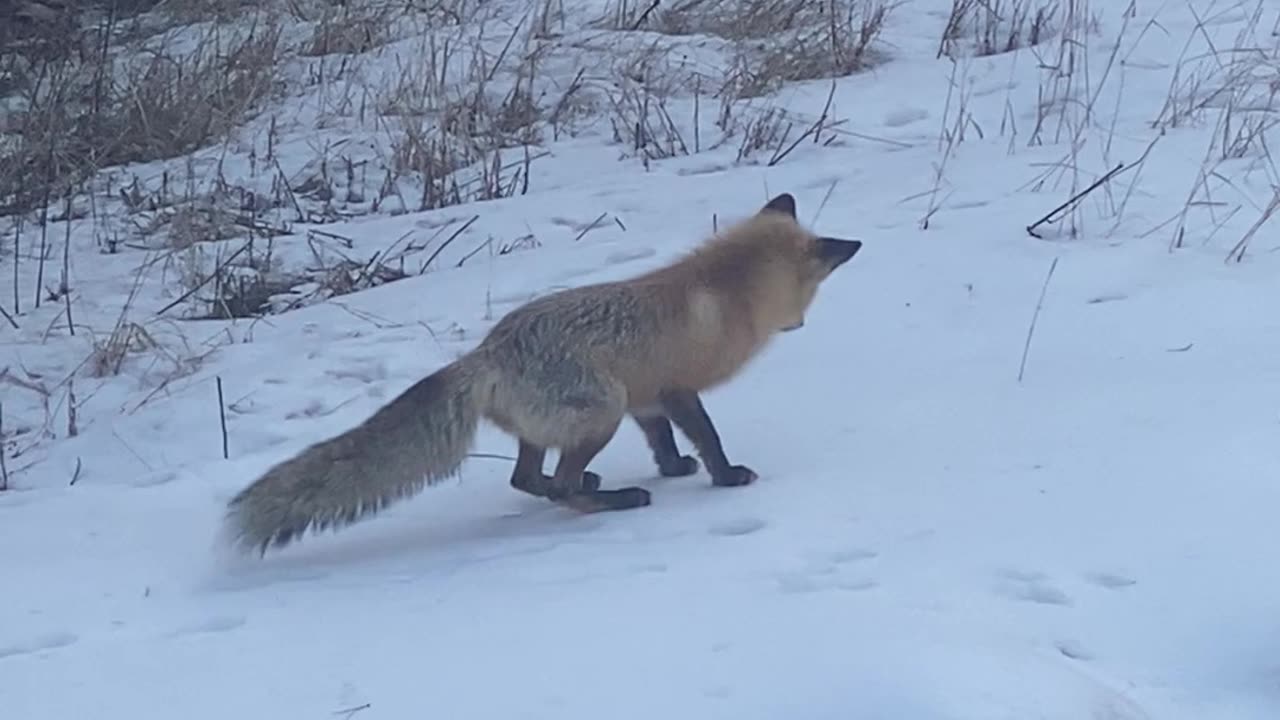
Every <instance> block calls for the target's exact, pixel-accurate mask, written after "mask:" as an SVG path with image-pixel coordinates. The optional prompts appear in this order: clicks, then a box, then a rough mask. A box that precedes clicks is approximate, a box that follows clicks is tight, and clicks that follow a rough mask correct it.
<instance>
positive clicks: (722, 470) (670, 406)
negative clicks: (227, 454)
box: [660, 390, 759, 487]
mask: <svg viewBox="0 0 1280 720" xmlns="http://www.w3.org/2000/svg"><path fill="white" fill-rule="evenodd" d="M660 400H661V402H662V408H663V410H664V411H666V413H667V416H668V417H670V418H671V421H672V422H673V423H675V424H676V426H677V427H679V428H680V431H681V432H683V433H684V434H685V435H687V436H689V440H690V441H691V442H693V445H694V447H696V448H697V449H698V455H699V456H701V457H702V462H703V463H705V464H706V466H707V472H709V473H711V484H712V485H717V486H720V487H735V486H738V485H748V484H750V483H752V482H754V481H755V480H756V478H757V477H759V476H758V475H756V473H755V471H754V470H752V469H751V468H749V467H747V466H745V465H732V464H730V463H729V459H728V458H727V457H725V454H724V446H723V445H722V444H721V443H720V434H719V433H717V432H716V427H715V425H713V424H712V422H711V417H710V416H709V415H707V410H706V408H704V407H703V406H702V399H701V398H699V397H698V393H696V392H693V391H691V390H669V391H666V392H664V393H662V394H661V396H660Z"/></svg>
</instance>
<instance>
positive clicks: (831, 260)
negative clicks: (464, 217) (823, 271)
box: [818, 237, 862, 270]
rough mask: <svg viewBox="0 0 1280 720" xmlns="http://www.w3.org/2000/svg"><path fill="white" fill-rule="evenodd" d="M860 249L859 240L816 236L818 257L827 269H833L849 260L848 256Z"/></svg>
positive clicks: (850, 256)
mask: <svg viewBox="0 0 1280 720" xmlns="http://www.w3.org/2000/svg"><path fill="white" fill-rule="evenodd" d="M861 249H862V241H861V240H840V239H838V238H829V237H820V238H818V258H819V259H820V260H821V261H822V264H823V265H825V266H826V267H827V268H828V269H829V270H835V269H836V268H838V267H840V266H841V265H843V264H845V263H846V262H849V260H850V258H852V257H853V256H854V255H857V254H858V251H859V250H861Z"/></svg>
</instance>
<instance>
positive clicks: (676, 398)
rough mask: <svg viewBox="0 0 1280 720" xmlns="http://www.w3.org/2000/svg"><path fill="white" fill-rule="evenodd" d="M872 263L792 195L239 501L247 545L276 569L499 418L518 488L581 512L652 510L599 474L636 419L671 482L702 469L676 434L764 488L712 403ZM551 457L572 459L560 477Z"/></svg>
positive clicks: (723, 472) (480, 353) (528, 313)
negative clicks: (737, 458)
mask: <svg viewBox="0 0 1280 720" xmlns="http://www.w3.org/2000/svg"><path fill="white" fill-rule="evenodd" d="M861 248H862V243H861V241H858V240H840V239H836V238H829V237H821V236H818V235H814V234H813V233H811V232H809V231H807V230H805V229H804V228H802V227H801V225H800V224H799V223H798V222H797V220H796V205H795V199H794V198H793V197H792V196H791V195H790V194H785V193H784V194H782V195H778V196H777V197H775V198H773V199H772V200H770V201H769V202H768V203H767V204H766V205H765V206H764V207H763V208H761V209H760V210H759V211H758V212H757V213H755V214H754V215H752V216H751V217H749V218H746V219H745V220H742V221H741V222H739V223H737V224H736V225H734V226H732V227H729V228H727V229H725V230H724V231H723V232H722V233H719V234H717V235H716V236H715V237H713V238H711V239H710V240H709V241H708V242H706V243H705V244H703V245H702V246H701V247H699V248H697V249H695V250H694V251H693V252H691V253H689V254H688V255H686V256H685V257H683V258H681V259H679V260H677V261H676V262H674V263H671V264H669V265H667V266H665V267H661V268H658V269H655V270H652V271H650V272H647V273H645V274H643V275H639V276H638V277H634V278H631V279H628V280H622V281H617V282H605V283H599V284H593V285H587V286H583V287H579V288H575V289H570V290H563V291H559V292H555V293H552V294H548V295H545V296H543V297H540V298H538V299H535V300H533V301H531V302H529V303H527V304H525V305H523V306H521V307H519V308H517V309H515V310H513V311H511V312H510V313H509V314H507V315H506V316H505V317H503V318H502V319H500V320H499V321H498V322H497V323H496V324H495V325H494V326H493V328H492V329H491V330H490V331H489V333H488V335H487V336H486V337H485V338H484V339H483V340H482V341H481V342H480V343H479V345H477V346H476V347H475V348H474V349H473V350H471V351H470V352H469V353H467V354H466V355H464V356H463V357H461V358H459V359H458V360H455V361H453V362H451V363H449V364H447V365H445V366H444V367H442V368H440V369H439V370H437V371H436V372H434V373H432V374H431V375H428V376H427V377H425V378H423V379H422V380H419V381H418V382H417V383H415V384H413V385H412V386H410V387H409V388H408V389H407V390H405V391H404V392H402V393H401V394H400V395H399V396H397V397H396V398H395V399H393V400H392V401H391V402H390V403H388V404H387V405H385V406H383V407H382V408H381V409H379V410H378V411H377V412H375V413H374V414H373V415H372V416H370V417H369V418H368V419H366V420H365V421H364V422H362V423H361V424H359V425H357V426H356V427H354V428H352V429H351V430H348V431H347V432H345V433H343V434H341V435H338V436H337V437H334V438H331V439H328V440H324V441H321V442H318V443H316V444H314V445H311V446H310V447H308V448H306V449H305V450H303V451H302V452H301V453H299V454H298V455H297V456H295V457H293V458H291V459H289V460H285V461H283V462H281V463H279V464H278V465H276V466H275V467H273V468H271V469H270V470H268V471H267V472H266V473H265V474H264V475H263V476H262V477H261V478H259V479H258V480H257V481H256V482H254V483H253V484H252V485H250V486H248V487H247V488H245V489H244V490H242V491H241V492H240V493H239V494H237V495H236V496H235V497H234V498H232V500H231V501H230V503H229V504H228V513H227V522H228V524H229V529H230V530H231V531H232V535H233V538H234V541H235V542H236V543H237V544H238V545H240V546H241V547H243V548H252V549H256V550H258V552H259V554H265V553H266V551H267V550H268V549H269V548H271V547H272V546H274V547H283V546H284V545H286V544H288V543H289V542H291V541H292V540H294V539H295V538H298V537H300V536H301V535H302V534H303V533H305V532H306V531H307V530H308V529H311V530H314V531H321V530H325V529H330V528H333V529H336V528H339V527H342V526H345V525H348V524H350V523H353V522H355V521H357V520H359V519H362V518H363V517H365V516H368V515H372V514H373V513H376V512H377V511H379V510H380V509H382V508H383V507H385V506H387V505H388V504H390V503H391V502H394V501H396V500H399V499H401V498H405V497H408V496H410V495H414V494H416V493H417V492H419V491H420V490H421V489H422V488H423V486H424V485H427V484H434V483H437V482H439V481H441V480H443V479H445V478H448V477H451V476H453V475H454V474H455V473H456V472H457V471H458V469H459V467H460V466H461V464H462V462H463V460H464V459H465V458H466V456H467V454H468V453H469V452H470V450H471V444H472V440H473V438H474V436H475V433H476V428H477V425H478V423H479V421H480V419H481V418H485V419H488V420H489V421H490V422H492V423H494V424H495V425H496V426H497V427H498V428H500V429H502V430H503V431H505V432H507V433H509V434H511V435H513V436H515V438H516V439H517V440H518V441H519V453H518V456H517V459H516V463H515V469H514V471H513V472H512V474H511V481H510V482H511V485H512V486H513V487H515V488H516V489H518V490H521V491H524V492H526V493H529V494H531V495H534V496H537V497H541V498H546V499H548V500H550V501H552V502H555V503H559V504H561V505H564V506H566V507H569V508H573V509H575V510H577V511H580V512H598V511H603V510H625V509H630V508H637V507H641V506H645V505H648V504H649V502H650V495H649V492H648V491H647V490H645V489H644V488H641V487H623V488H618V489H614V490H602V489H601V488H600V477H599V476H598V475H597V474H596V473H594V472H591V471H589V470H587V465H588V464H589V463H590V462H591V460H592V458H594V457H595V456H596V455H597V454H598V453H599V452H600V451H601V450H603V449H604V447H605V445H607V444H608V443H609V441H610V439H612V438H613V435H614V433H615V432H616V431H617V429H618V427H619V426H620V424H621V423H622V420H623V418H624V417H626V416H630V417H631V418H632V419H633V420H634V422H635V423H636V424H637V425H638V426H639V427H640V429H641V430H642V431H643V433H644V436H645V438H646V440H647V441H648V445H649V448H650V450H651V451H652V454H653V460H654V462H655V463H656V464H657V466H658V470H659V472H660V473H661V474H662V475H664V476H667V477H677V476H686V475H692V474H694V473H695V472H697V470H698V462H697V460H695V459H694V458H693V457H692V456H689V455H683V454H681V453H680V450H679V449H678V448H677V446H676V442H675V437H674V433H673V432H672V425H673V424H674V425H675V426H676V427H678V428H679V429H680V430H681V432H682V433H683V434H684V435H685V436H687V437H688V439H689V440H690V441H691V442H692V444H693V446H694V448H695V449H696V450H697V453H698V456H699V457H701V459H702V462H703V464H705V465H706V469H707V472H708V474H709V475H710V476H711V482H712V484H713V485H717V486H726V487H731V486H739V485H746V484H748V483H750V482H752V481H754V480H755V479H756V473H755V472H753V471H752V470H751V469H750V468H748V467H746V466H745V465H735V464H732V463H731V462H730V461H729V459H728V458H727V457H726V456H725V451H724V448H723V447H722V445H721V442H720V436H719V434H718V433H717V432H716V428H715V426H714V425H713V424H712V422H711V419H710V418H709V417H708V416H707V411H706V410H705V409H704V408H703V405H702V400H701V399H700V397H699V393H700V392H702V391H704V390H706V389H708V388H711V387H714V386H716V385H719V384H721V383H723V382H725V381H726V380H728V379H729V378H731V377H732V376H733V375H734V374H736V373H737V372H738V371H739V370H741V369H742V367H743V366H744V365H746V363H747V362H748V361H750V360H751V359H752V358H753V357H754V356H755V355H756V354H757V353H759V351H760V350H761V348H763V347H764V346H765V344H766V343H767V342H768V341H769V340H770V338H772V337H773V336H774V335H775V334H776V333H778V332H783V331H788V330H794V329H796V328H799V327H800V326H801V325H803V324H804V316H805V311H806V310H807V309H808V307H809V305H810V303H811V302H812V301H813V299H814V296H815V294H816V293H817V290H818V286H819V284H821V283H822V282H823V280H825V279H826V278H827V277H828V276H829V275H830V274H831V272H832V271H834V270H835V269H836V268H837V267H839V266H840V265H842V264H844V263H845V262H847V261H848V260H849V259H850V258H852V257H853V256H854V255H855V254H856V253H857V252H858V250H860V249H861ZM550 448H554V449H557V450H558V451H559V460H558V463H557V464H556V467H555V472H554V474H552V475H546V474H544V473H543V461H544V458H545V456H546V453H547V450H548V449H550Z"/></svg>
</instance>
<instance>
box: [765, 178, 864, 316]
mask: <svg viewBox="0 0 1280 720" xmlns="http://www.w3.org/2000/svg"><path fill="white" fill-rule="evenodd" d="M750 224H751V225H754V226H755V228H756V232H755V233H753V235H754V237H753V240H754V241H755V242H757V243H762V244H766V245H767V246H768V247H767V252H768V254H769V256H770V257H771V259H772V262H770V263H769V266H770V267H769V269H770V272H769V273H768V274H767V276H766V278H763V280H764V282H765V285H766V289H765V292H766V293H767V297H768V304H769V307H768V308H767V313H766V314H767V315H768V316H770V317H768V322H769V323H770V324H772V325H774V326H775V327H774V328H773V329H775V330H776V331H779V332H787V331H789V330H795V329H796V328H799V327H802V326H803V325H804V316H805V312H806V311H807V310H808V309H809V305H810V304H811V303H812V302H813V299H814V296H816V295H817V293H818V286H820V285H821V284H822V282H823V281H824V280H826V279H827V278H828V277H829V276H830V275H831V273H832V272H834V271H835V269H836V268H838V267H840V266H841V265H843V264H845V263H846V262H848V261H849V260H850V259H851V258H853V256H854V255H856V254H857V253H858V251H859V250H861V249H862V242H861V241H860V240H842V239H839V238H833V237H824V236H821V235H815V234H813V233H812V232H810V231H808V230H806V229H805V228H804V227H802V226H801V225H800V223H799V222H798V221H797V220H796V200H795V198H794V197H792V196H791V195H790V194H789V193H783V194H781V195H778V196H777V197H775V198H773V199H772V200H770V201H769V202H768V203H766V204H765V206H764V207H763V208H761V209H760V211H759V212H758V213H757V214H756V217H755V218H752V221H751V223H750ZM757 249H758V250H766V248H764V247H758V248H757Z"/></svg>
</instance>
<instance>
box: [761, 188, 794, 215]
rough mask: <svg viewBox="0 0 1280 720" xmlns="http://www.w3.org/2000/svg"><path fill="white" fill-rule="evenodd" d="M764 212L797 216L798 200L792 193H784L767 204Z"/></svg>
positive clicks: (763, 209)
mask: <svg viewBox="0 0 1280 720" xmlns="http://www.w3.org/2000/svg"><path fill="white" fill-rule="evenodd" d="M762 211H769V212H780V213H786V214H787V215H790V216H791V217H795V216H796V199H795V197H793V196H792V195H791V193H782V194H781V195H778V196H777V197H775V198H773V199H772V200H770V201H769V202H767V203H765V206H764V208H762Z"/></svg>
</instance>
